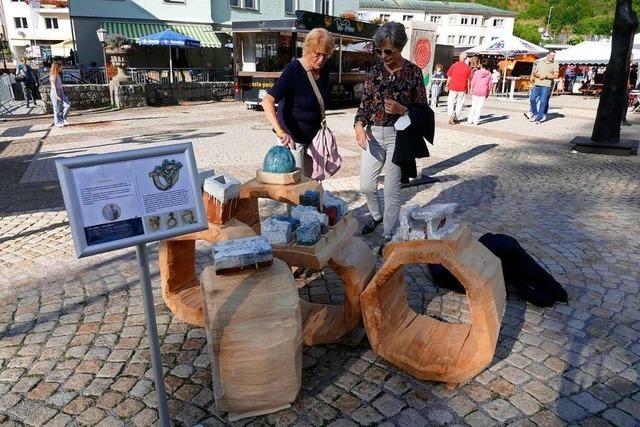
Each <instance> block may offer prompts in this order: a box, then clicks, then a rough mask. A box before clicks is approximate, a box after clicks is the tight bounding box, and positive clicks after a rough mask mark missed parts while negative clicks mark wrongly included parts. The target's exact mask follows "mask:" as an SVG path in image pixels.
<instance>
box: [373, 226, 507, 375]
mask: <svg viewBox="0 0 640 427" xmlns="http://www.w3.org/2000/svg"><path fill="white" fill-rule="evenodd" d="M407 264H442V265H443V266H444V267H446V268H447V269H449V271H451V273H452V274H453V275H454V276H455V277H456V278H457V279H458V280H459V281H460V283H462V285H463V286H464V288H465V290H466V292H467V298H468V300H469V305H470V307H471V319H472V322H471V324H449V323H446V322H441V321H439V320H436V319H433V318H431V317H429V316H425V315H419V314H417V313H415V312H414V311H413V310H412V309H411V308H410V307H409V304H408V302H407V298H406V291H405V286H404V269H403V266H404V265H407ZM505 298H506V292H505V285H504V279H503V277H502V267H501V264H500V260H499V259H498V258H497V257H495V256H494V255H493V254H492V253H491V252H489V250H488V249H487V248H485V247H484V246H483V245H482V244H481V243H480V242H478V241H477V240H475V239H473V238H472V236H471V231H470V230H469V227H468V225H464V226H460V227H459V228H458V230H456V231H455V232H453V233H452V234H451V235H449V236H448V237H447V238H446V239H443V240H422V241H411V242H399V243H392V244H389V245H387V247H386V248H385V262H384V264H383V265H382V267H381V268H380V270H379V271H378V272H377V273H376V275H375V276H374V277H373V279H372V280H371V282H370V283H369V284H368V285H367V288H366V289H365V291H364V292H363V293H362V297H361V304H362V314H363V317H364V323H365V328H366V331H367V336H368V337H369V341H370V343H371V346H372V347H373V350H374V351H375V352H376V353H378V354H379V355H380V356H382V357H383V358H385V359H386V360H388V361H389V362H391V363H393V364H394V365H396V366H398V367H399V368H401V369H403V370H404V371H406V372H408V373H409V374H411V375H413V376H414V377H416V378H418V379H422V380H435V381H444V382H448V383H464V382H466V381H468V380H470V379H471V378H473V377H474V376H475V375H477V374H478V373H480V372H481V371H482V370H483V369H484V368H485V367H486V366H487V365H488V364H489V363H490V362H491V360H492V359H493V355H494V353H495V347H496V344H497V341H498V334H499V332H500V324H501V321H502V315H503V313H504V308H505Z"/></svg>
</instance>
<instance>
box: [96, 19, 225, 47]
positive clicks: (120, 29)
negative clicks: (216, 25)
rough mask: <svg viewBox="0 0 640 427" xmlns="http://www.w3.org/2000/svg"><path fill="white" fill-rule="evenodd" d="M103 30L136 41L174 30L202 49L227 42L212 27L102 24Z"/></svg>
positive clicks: (138, 23) (109, 22)
mask: <svg viewBox="0 0 640 427" xmlns="http://www.w3.org/2000/svg"><path fill="white" fill-rule="evenodd" d="M100 25H101V26H102V28H104V29H105V30H107V31H108V32H109V34H122V35H123V36H125V37H127V38H130V39H133V40H136V41H138V39H139V38H140V37H143V36H146V35H148V34H152V33H159V32H161V31H165V30H173V31H176V32H178V33H181V34H184V35H187V36H189V37H191V38H193V39H195V40H200V45H201V46H202V47H222V46H223V42H221V41H220V38H222V39H223V41H224V42H226V38H225V37H224V34H220V33H216V32H214V30H213V27H212V26H210V25H196V24H151V23H144V22H116V21H105V22H101V23H100Z"/></svg>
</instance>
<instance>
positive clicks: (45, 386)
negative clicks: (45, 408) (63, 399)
mask: <svg viewBox="0 0 640 427" xmlns="http://www.w3.org/2000/svg"><path fill="white" fill-rule="evenodd" d="M58 387H60V384H56V383H47V382H42V383H40V384H38V385H37V386H36V387H35V388H34V389H33V390H31V391H30V392H29V393H28V394H27V398H28V399H31V400H46V399H48V398H49V396H51V395H52V394H53V393H54V392H55V391H56V390H57V389H58Z"/></svg>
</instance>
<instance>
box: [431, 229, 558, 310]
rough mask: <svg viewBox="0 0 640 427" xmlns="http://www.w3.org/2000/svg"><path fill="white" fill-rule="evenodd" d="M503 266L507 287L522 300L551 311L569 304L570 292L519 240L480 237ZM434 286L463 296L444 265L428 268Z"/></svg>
mask: <svg viewBox="0 0 640 427" xmlns="http://www.w3.org/2000/svg"><path fill="white" fill-rule="evenodd" d="M480 243H482V244H483V245H484V246H486V247H487V249H489V250H490V251H491V252H492V253H493V254H494V255H495V256H497V257H498V258H500V261H501V262H502V274H503V276H504V281H505V284H506V285H507V286H509V285H511V286H513V287H514V288H515V289H516V290H517V291H518V293H519V294H520V296H521V297H522V298H523V299H524V300H525V301H528V302H530V303H532V304H534V305H537V306H538V307H551V306H552V305H553V304H555V303H556V302H558V301H559V302H567V299H568V297H567V292H566V291H565V290H564V288H563V287H562V285H561V284H560V283H558V281H557V280H556V279H554V278H553V276H552V275H551V274H549V273H548V272H547V271H546V270H545V269H544V268H543V267H542V266H541V265H540V264H538V263H537V262H536V260H535V259H533V257H531V255H529V254H528V253H527V251H526V250H524V248H523V247H522V246H520V243H518V241H517V240H516V239H514V238H513V237H511V236H507V235H506V234H493V233H487V234H485V235H483V236H482V237H480ZM429 272H430V273H431V277H432V278H433V283H434V284H436V285H438V286H440V287H443V288H447V289H451V290H453V291H455V292H464V287H463V286H462V285H461V284H460V282H459V281H458V280H457V279H456V278H455V277H454V276H453V274H451V273H450V272H449V270H447V269H446V268H444V267H442V266H441V265H434V264H430V265H429Z"/></svg>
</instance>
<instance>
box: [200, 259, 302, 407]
mask: <svg viewBox="0 0 640 427" xmlns="http://www.w3.org/2000/svg"><path fill="white" fill-rule="evenodd" d="M201 281H202V286H201V287H202V293H203V295H204V302H205V327H206V330H207V335H208V336H207V338H208V339H207V341H208V343H209V355H210V358H211V370H212V373H213V392H214V396H215V401H216V406H217V408H218V410H220V411H224V412H230V416H229V419H230V420H235V419H239V418H244V417H246V416H254V415H260V414H266V413H270V412H275V411H278V410H280V409H284V408H286V407H288V406H289V404H290V403H291V402H293V401H294V400H295V399H296V396H297V395H298V391H299V390H300V386H301V382H302V319H301V316H300V306H299V302H298V301H299V298H298V290H297V288H296V283H295V280H294V279H293V275H292V274H291V269H290V268H289V267H288V266H287V265H286V264H285V263H284V262H282V261H281V260H279V259H274V260H273V264H272V265H271V266H269V267H265V268H262V269H259V270H246V271H243V272H241V273H238V274H232V275H216V274H215V271H214V269H213V267H207V268H206V269H205V270H204V271H203V273H202V275H201Z"/></svg>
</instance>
